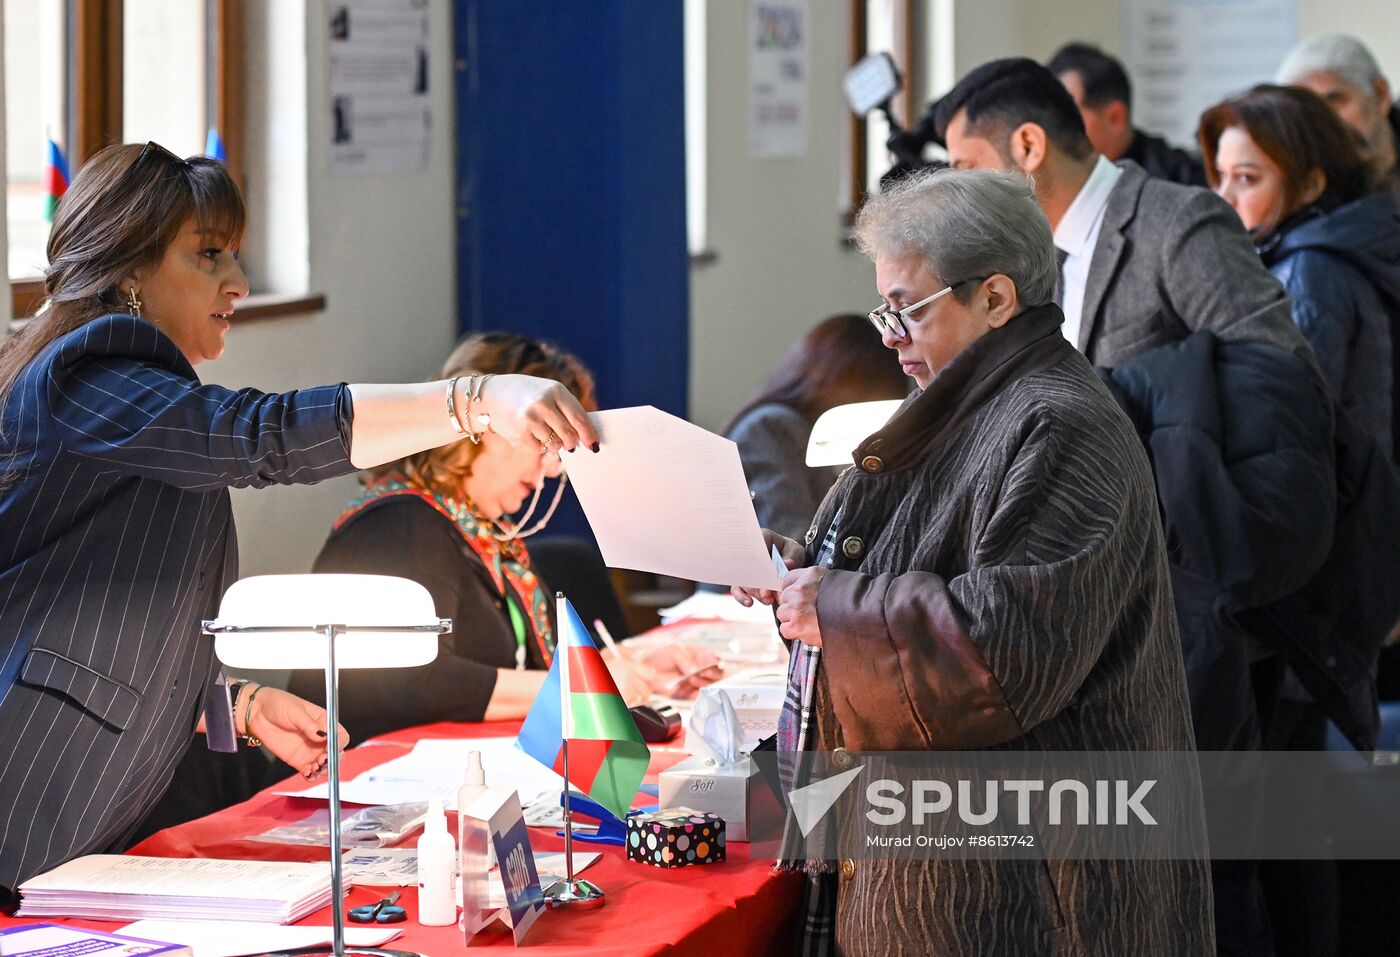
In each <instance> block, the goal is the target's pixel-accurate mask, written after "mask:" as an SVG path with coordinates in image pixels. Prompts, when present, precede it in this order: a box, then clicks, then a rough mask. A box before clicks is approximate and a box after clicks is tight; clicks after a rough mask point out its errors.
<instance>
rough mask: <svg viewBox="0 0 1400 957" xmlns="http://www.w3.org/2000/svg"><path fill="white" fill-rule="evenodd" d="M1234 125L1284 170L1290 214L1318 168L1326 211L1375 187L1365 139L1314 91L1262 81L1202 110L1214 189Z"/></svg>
mask: <svg viewBox="0 0 1400 957" xmlns="http://www.w3.org/2000/svg"><path fill="white" fill-rule="evenodd" d="M1232 126H1237V127H1239V128H1241V129H1242V130H1244V131H1245V133H1247V134H1248V135H1249V138H1250V139H1252V140H1253V141H1254V142H1255V144H1256V145H1257V146H1258V147H1259V149H1261V150H1262V151H1263V152H1264V154H1265V155H1266V156H1268V157H1269V159H1271V160H1273V161H1274V163H1276V164H1277V165H1278V168H1279V169H1280V170H1282V171H1283V177H1284V187H1283V188H1284V194H1283V205H1284V215H1285V216H1286V215H1288V214H1289V213H1293V212H1296V211H1297V210H1298V207H1299V206H1300V205H1302V193H1303V189H1304V187H1305V186H1306V184H1307V179H1308V175H1309V174H1310V173H1312V171H1313V170H1317V171H1319V172H1321V173H1322V175H1323V176H1324V177H1325V178H1326V180H1327V185H1326V187H1325V188H1324V189H1323V191H1322V195H1321V196H1319V197H1318V198H1317V200H1316V203H1317V205H1318V206H1321V207H1322V208H1323V209H1331V208H1334V207H1336V206H1340V205H1341V204H1343V203H1348V202H1351V201H1352V200H1353V199H1359V198H1360V197H1362V196H1364V195H1365V194H1366V193H1368V192H1370V190H1371V186H1372V175H1373V174H1372V172H1371V168H1370V166H1369V164H1367V162H1366V158H1365V156H1364V155H1363V154H1362V152H1361V141H1360V140H1359V139H1358V138H1357V135H1356V134H1355V133H1354V132H1353V131H1352V130H1351V128H1350V127H1348V126H1347V125H1346V124H1345V123H1343V122H1342V121H1341V120H1339V119H1338V118H1337V114H1336V113H1334V112H1332V108H1331V107H1330V106H1328V105H1327V102H1326V101H1325V100H1323V99H1322V97H1320V96H1318V95H1317V94H1316V93H1314V92H1312V91H1311V90H1305V89H1303V88H1302V87H1297V86H1275V85H1273V84H1271V83H1261V84H1260V85H1259V86H1256V87H1254V89H1252V90H1250V91H1249V92H1248V93H1244V94H1242V95H1240V96H1236V97H1231V98H1230V99H1228V100H1224V101H1223V102H1220V103H1217V104H1216V105H1215V106H1212V107H1211V108H1210V109H1208V110H1206V111H1205V112H1204V113H1202V114H1201V123H1200V127H1199V129H1198V131H1197V137H1198V139H1199V140H1200V143H1201V155H1202V157H1203V158H1204V160H1205V166H1206V179H1207V181H1209V183H1210V185H1211V188H1212V189H1214V188H1215V187H1217V186H1219V185H1220V171H1219V170H1217V169H1216V168H1215V155H1216V149H1217V147H1218V146H1219V145H1220V137H1221V135H1222V134H1223V133H1224V132H1225V131H1226V130H1227V129H1229V128H1230V127H1232Z"/></svg>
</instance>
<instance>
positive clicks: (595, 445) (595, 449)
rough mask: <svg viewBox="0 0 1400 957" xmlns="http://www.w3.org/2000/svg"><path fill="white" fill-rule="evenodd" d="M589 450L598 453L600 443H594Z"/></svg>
mask: <svg viewBox="0 0 1400 957" xmlns="http://www.w3.org/2000/svg"><path fill="white" fill-rule="evenodd" d="M589 448H590V449H592V450H593V451H595V452H596V451H598V443H597V442H594V443H593V444H592V445H590V446H589Z"/></svg>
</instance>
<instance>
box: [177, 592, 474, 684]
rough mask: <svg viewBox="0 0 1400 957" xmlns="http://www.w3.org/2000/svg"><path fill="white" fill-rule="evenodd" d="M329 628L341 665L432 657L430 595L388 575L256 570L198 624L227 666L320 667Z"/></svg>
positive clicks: (435, 622)
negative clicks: (212, 615) (260, 572)
mask: <svg viewBox="0 0 1400 957" xmlns="http://www.w3.org/2000/svg"><path fill="white" fill-rule="evenodd" d="M332 627H334V629H335V631H336V633H337V637H336V645H335V653H336V665H337V666H338V667H339V668H412V667H416V666H418V665H425V664H427V663H428V662H430V661H432V660H433V659H434V658H436V657H437V646H438V635H439V634H441V633H442V632H444V631H448V630H450V629H451V627H452V623H451V621H450V620H447V619H440V618H438V617H437V612H436V611H435V609H434V608H433V598H432V595H430V594H428V590H427V589H426V588H424V587H423V586H422V585H420V584H418V583H417V582H414V581H409V580H408V579H407V578H392V577H389V576H387V575H258V576H254V577H252V578H245V579H243V580H242V581H238V582H235V583H234V584H233V586H232V587H230V588H229V590H228V591H227V592H225V593H224V599H223V601H222V602H221V603H220V605H219V617H218V618H216V619H215V620H213V621H206V622H205V623H204V630H205V631H206V632H209V633H211V634H213V635H215V636H216V637H215V639H214V653H215V654H216V655H218V658H219V660H220V661H221V662H223V663H224V664H225V665H227V666H228V667H230V668H318V669H324V668H325V667H326V651H327V649H326V640H327V638H326V635H327V633H328V632H329V630H330V629H331V628H332Z"/></svg>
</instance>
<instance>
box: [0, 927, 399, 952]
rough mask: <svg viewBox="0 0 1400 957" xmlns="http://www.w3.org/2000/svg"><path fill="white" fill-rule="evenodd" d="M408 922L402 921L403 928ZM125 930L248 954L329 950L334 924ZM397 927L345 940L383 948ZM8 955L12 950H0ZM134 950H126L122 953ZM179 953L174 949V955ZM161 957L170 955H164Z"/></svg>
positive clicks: (193, 947)
mask: <svg viewBox="0 0 1400 957" xmlns="http://www.w3.org/2000/svg"><path fill="white" fill-rule="evenodd" d="M402 926H404V925H402V924H400V925H399V927H402ZM122 933H123V934H126V935H128V936H131V937H157V938H160V939H161V940H178V941H180V942H181V943H183V944H184V945H185V947H186V948H188V949H187V950H182V951H180V952H181V953H188V954H191V955H192V957H245V955H248V954H267V953H272V952H274V951H284V950H293V949H295V948H298V947H325V948H327V952H329V947H330V943H331V928H330V927H328V926H327V927H301V926H297V927H274V926H272V925H271V924H250V923H246V922H245V923H240V922H237V921H220V922H219V923H217V924H210V923H196V922H193V921H176V920H143V921H137V922H136V923H134V924H128V925H127V926H126V927H123V928H122ZM402 933H403V931H402V930H399V929H398V928H397V927H384V926H382V925H379V926H375V927H355V926H353V925H352V926H349V927H346V928H345V943H346V944H347V945H348V946H350V947H381V946H383V945H384V944H387V943H388V942H389V941H391V940H393V939H394V938H395V937H398V936H399V935H400V934H402ZM0 953H3V954H5V955H6V957H8V955H9V951H0ZM79 953H82V954H84V955H86V953H87V952H86V951H79V952H70V953H67V954H64V955H62V957H77V955H78V954H79ZM128 953H132V951H123V952H122V954H123V955H125V954H128ZM173 953H175V952H172V954H173ZM159 957H166V955H165V954H163V953H162V954H160V955H159Z"/></svg>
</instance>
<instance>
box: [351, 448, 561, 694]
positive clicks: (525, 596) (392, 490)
mask: <svg viewBox="0 0 1400 957" xmlns="http://www.w3.org/2000/svg"><path fill="white" fill-rule="evenodd" d="M396 495H411V496H413V497H414V498H418V499H421V500H422V501H424V502H427V503H428V504H429V505H431V506H432V507H433V508H434V509H436V510H437V511H438V512H439V513H441V514H442V516H443V517H444V518H446V519H447V520H448V521H450V522H451V523H452V524H453V526H455V527H456V529H457V531H458V532H459V533H460V534H461V536H462V538H463V540H464V541H466V543H467V544H468V545H469V546H471V549H472V551H474V552H476V555H477V557H478V558H480V559H481V564H483V565H485V566H486V571H487V573H488V574H490V576H491V581H492V582H493V583H494V584H495V586H496V590H497V591H499V592H500V593H501V595H502V597H505V598H506V599H507V606H508V608H509V594H508V592H507V588H506V585H507V584H509V585H510V591H513V592H514V593H515V595H516V596H517V597H519V599H520V603H521V604H522V605H523V606H524V612H525V615H526V617H528V618H529V621H530V630H531V632H532V633H533V635H534V638H535V641H536V643H537V646H538V649H539V652H540V657H541V658H542V659H543V661H544V664H545V667H549V663H550V662H551V661H552V660H553V658H554V644H555V636H554V626H553V624H551V622H550V618H549V596H548V595H547V594H546V593H545V590H544V586H543V585H541V584H540V580H539V578H538V577H537V576H536V575H535V572H534V570H533V569H532V568H531V567H530V553H529V552H527V551H526V550H525V543H524V542H522V541H520V540H519V539H512V540H511V541H508V542H503V541H501V540H500V539H499V538H497V537H496V536H497V534H498V533H500V534H505V533H507V532H509V531H510V520H509V519H507V518H504V517H502V518H499V519H495V520H493V519H489V518H486V517H485V516H483V515H480V514H478V513H477V511H476V506H475V504H474V503H473V502H472V500H471V499H467V498H464V499H461V500H458V499H453V498H448V497H447V496H446V495H442V494H441V493H438V492H432V491H429V490H428V489H426V488H424V487H423V486H421V485H417V484H415V483H413V482H410V481H409V480H408V479H407V478H405V477H404V476H402V475H386V476H384V477H383V478H379V479H375V480H374V481H373V482H370V483H369V484H367V485H366V486H365V487H364V491H362V492H361V493H360V496H359V497H358V498H356V499H355V500H354V501H353V502H351V503H350V504H349V505H348V506H346V508H345V511H343V512H341V513H340V517H339V518H337V519H336V520H335V525H334V527H333V531H340V528H341V526H343V525H344V524H345V523H346V522H348V521H350V519H351V518H353V517H354V516H356V515H358V514H359V513H360V512H362V511H364V510H365V509H366V508H368V507H369V506H370V505H372V504H374V503H375V502H379V501H382V500H383V499H386V498H391V497H393V496H396Z"/></svg>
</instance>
